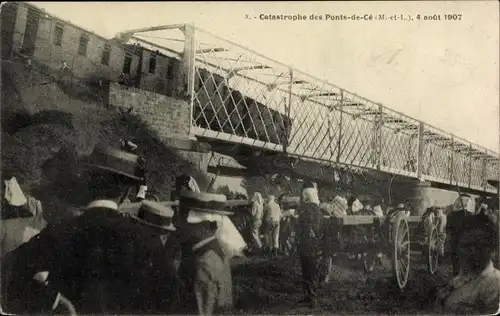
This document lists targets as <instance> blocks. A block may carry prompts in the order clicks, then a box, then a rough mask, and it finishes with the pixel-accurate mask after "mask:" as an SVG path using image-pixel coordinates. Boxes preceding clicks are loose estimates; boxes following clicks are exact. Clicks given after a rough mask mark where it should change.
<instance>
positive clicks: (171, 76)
mask: <svg viewBox="0 0 500 316" xmlns="http://www.w3.org/2000/svg"><path fill="white" fill-rule="evenodd" d="M167 79H174V61H173V60H170V62H169V63H168V67H167Z"/></svg>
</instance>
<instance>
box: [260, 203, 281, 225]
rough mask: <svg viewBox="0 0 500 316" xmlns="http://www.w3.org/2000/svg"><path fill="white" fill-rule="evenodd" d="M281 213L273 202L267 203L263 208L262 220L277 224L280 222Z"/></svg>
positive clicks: (277, 205)
mask: <svg viewBox="0 0 500 316" xmlns="http://www.w3.org/2000/svg"><path fill="white" fill-rule="evenodd" d="M281 217H282V213H281V208H280V206H279V204H278V203H276V202H274V200H271V201H269V203H267V204H266V205H265V206H264V219H265V220H267V221H272V222H279V221H280V220H281Z"/></svg>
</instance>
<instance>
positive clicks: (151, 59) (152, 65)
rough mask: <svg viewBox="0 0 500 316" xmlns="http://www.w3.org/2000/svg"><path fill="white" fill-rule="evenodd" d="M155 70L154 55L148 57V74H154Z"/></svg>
mask: <svg viewBox="0 0 500 316" xmlns="http://www.w3.org/2000/svg"><path fill="white" fill-rule="evenodd" d="M155 69H156V55H154V54H152V55H151V56H150V57H149V73H150V74H154V73H155Z"/></svg>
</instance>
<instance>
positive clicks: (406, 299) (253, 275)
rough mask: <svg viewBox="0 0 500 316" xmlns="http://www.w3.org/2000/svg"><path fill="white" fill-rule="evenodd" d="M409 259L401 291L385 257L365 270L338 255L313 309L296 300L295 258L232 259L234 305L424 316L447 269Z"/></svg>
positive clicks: (244, 309) (241, 309) (247, 309)
mask: <svg viewBox="0 0 500 316" xmlns="http://www.w3.org/2000/svg"><path fill="white" fill-rule="evenodd" d="M415 257H416V259H413V258H412V259H413V260H412V262H411V265H412V267H411V272H410V280H409V282H408V284H407V287H406V288H405V290H404V291H403V292H401V291H399V289H397V288H395V286H394V281H392V278H391V266H390V261H389V259H388V258H386V257H384V258H383V259H382V266H378V267H376V268H375V270H374V271H373V272H372V273H370V274H367V273H365V272H364V270H363V264H362V262H360V261H356V260H350V259H348V258H347V257H346V256H345V255H340V256H339V257H337V259H336V261H335V263H334V270H333V271H334V272H333V277H332V279H331V280H330V282H329V284H326V285H325V286H324V287H323V288H322V289H321V290H320V291H319V293H318V298H319V305H320V307H319V308H318V309H314V310H312V309H310V308H307V307H305V306H301V305H298V304H297V302H298V301H299V300H301V299H302V298H303V296H302V283H301V273H300V265H299V261H298V258H296V257H281V258H278V259H276V260H265V259H263V258H261V257H249V258H238V259H235V262H234V266H233V283H234V286H235V293H234V295H235V307H236V309H237V312H238V313H239V314H252V315H256V314H261V315H262V314H267V315H269V314H273V315H276V314H281V315H290V314H301V315H304V314H307V315H318V314H342V315H345V314H385V315H387V314H398V315H400V314H417V313H418V314H430V313H433V308H434V307H433V302H434V300H433V295H432V294H431V291H432V289H433V288H434V287H435V286H436V285H442V284H444V283H445V282H446V280H447V278H448V277H449V276H450V272H451V267H450V264H449V263H448V262H445V263H441V265H440V267H439V269H438V271H437V273H436V274H435V275H434V276H431V275H430V274H429V273H428V272H427V270H426V266H425V264H424V263H423V262H422V261H423V260H422V258H419V257H418V256H415ZM418 259H420V260H418ZM418 261H420V262H418Z"/></svg>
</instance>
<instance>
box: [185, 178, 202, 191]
mask: <svg viewBox="0 0 500 316" xmlns="http://www.w3.org/2000/svg"><path fill="white" fill-rule="evenodd" d="M188 187H189V189H190V190H191V191H193V192H198V193H199V192H201V191H200V187H199V186H198V183H197V182H196V180H195V179H194V178H193V177H189V182H188Z"/></svg>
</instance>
